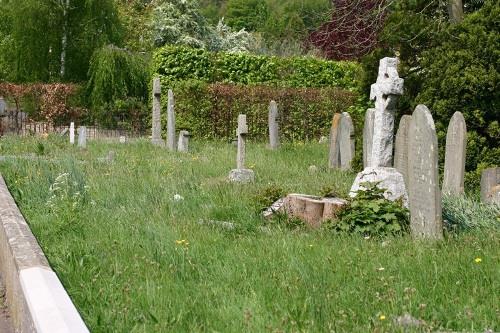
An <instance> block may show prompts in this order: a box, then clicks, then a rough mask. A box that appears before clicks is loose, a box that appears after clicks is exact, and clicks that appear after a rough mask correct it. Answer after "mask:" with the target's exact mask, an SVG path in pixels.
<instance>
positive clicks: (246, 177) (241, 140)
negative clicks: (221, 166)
mask: <svg viewBox="0 0 500 333" xmlns="http://www.w3.org/2000/svg"><path fill="white" fill-rule="evenodd" d="M247 134H248V126H247V116H246V115H244V114H240V115H239V116H238V129H237V130H236V135H237V136H238V152H237V154H236V169H233V170H231V172H230V173H229V180H230V181H231V182H238V183H248V182H252V181H254V179H255V176H254V172H253V170H250V169H245V153H246V147H245V143H246V142H245V141H246V138H245V137H246V135H247Z"/></svg>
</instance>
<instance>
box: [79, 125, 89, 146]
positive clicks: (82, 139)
mask: <svg viewBox="0 0 500 333" xmlns="http://www.w3.org/2000/svg"><path fill="white" fill-rule="evenodd" d="M78 147H80V148H86V147H87V127H85V126H80V127H79V128H78Z"/></svg>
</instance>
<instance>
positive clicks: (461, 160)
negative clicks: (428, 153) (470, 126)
mask: <svg viewBox="0 0 500 333" xmlns="http://www.w3.org/2000/svg"><path fill="white" fill-rule="evenodd" d="M466 146H467V127H466V124H465V119H464V116H463V115H462V113H460V112H455V114H454V115H453V117H451V120H450V124H449V125H448V132H447V133H446V150H445V157H444V178H443V194H452V195H460V194H463V193H464V176H465V150H466Z"/></svg>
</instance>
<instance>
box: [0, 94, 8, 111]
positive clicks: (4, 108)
mask: <svg viewBox="0 0 500 333" xmlns="http://www.w3.org/2000/svg"><path fill="white" fill-rule="evenodd" d="M6 111H7V103H5V100H4V99H3V97H0V116H3V115H4V114H5V112H6Z"/></svg>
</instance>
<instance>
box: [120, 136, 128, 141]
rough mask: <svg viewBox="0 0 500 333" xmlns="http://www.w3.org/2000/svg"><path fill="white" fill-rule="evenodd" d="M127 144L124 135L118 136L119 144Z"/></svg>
mask: <svg viewBox="0 0 500 333" xmlns="http://www.w3.org/2000/svg"><path fill="white" fill-rule="evenodd" d="M126 142H127V137H126V136H124V135H120V143H126Z"/></svg>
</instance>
